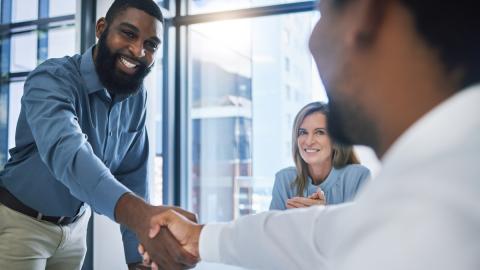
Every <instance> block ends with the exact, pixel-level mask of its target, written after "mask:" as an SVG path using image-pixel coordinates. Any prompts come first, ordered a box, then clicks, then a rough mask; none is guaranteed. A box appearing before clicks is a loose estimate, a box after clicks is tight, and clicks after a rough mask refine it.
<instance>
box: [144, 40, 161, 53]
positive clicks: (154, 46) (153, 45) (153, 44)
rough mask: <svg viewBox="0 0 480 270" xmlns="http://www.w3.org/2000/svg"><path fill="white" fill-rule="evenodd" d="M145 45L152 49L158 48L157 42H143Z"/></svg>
mask: <svg viewBox="0 0 480 270" xmlns="http://www.w3.org/2000/svg"><path fill="white" fill-rule="evenodd" d="M145 46H146V47H148V48H150V49H151V50H152V51H156V50H157V48H158V44H157V43H154V42H151V41H147V42H145Z"/></svg>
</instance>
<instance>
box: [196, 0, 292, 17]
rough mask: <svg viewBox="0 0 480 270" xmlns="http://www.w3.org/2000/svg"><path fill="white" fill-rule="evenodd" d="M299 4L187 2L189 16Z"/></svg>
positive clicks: (233, 0)
mask: <svg viewBox="0 0 480 270" xmlns="http://www.w3.org/2000/svg"><path fill="white" fill-rule="evenodd" d="M294 2H301V1H299V0H188V11H189V14H198V13H205V12H216V11H224V10H229V9H230V10H231V9H240V8H253V7H262V6H270V5H275V4H287V3H294Z"/></svg>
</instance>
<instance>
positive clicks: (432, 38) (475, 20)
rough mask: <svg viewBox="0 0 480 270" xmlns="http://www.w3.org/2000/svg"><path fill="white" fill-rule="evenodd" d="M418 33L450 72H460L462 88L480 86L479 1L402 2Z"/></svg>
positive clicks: (406, 0)
mask: <svg viewBox="0 0 480 270" xmlns="http://www.w3.org/2000/svg"><path fill="white" fill-rule="evenodd" d="M401 2H402V3H403V4H404V5H405V6H406V7H407V9H408V10H409V11H410V12H411V13H412V14H413V17H414V20H415V26H416V28H417V31H418V33H419V34H420V35H421V36H422V37H423V38H424V40H425V41H426V42H427V44H428V45H430V46H431V47H432V48H433V49H434V50H436V51H438V53H439V56H440V58H441V60H442V62H443V63H444V65H445V67H446V69H447V71H452V70H456V69H459V70H460V71H461V72H462V73H463V74H462V75H463V78H462V85H461V86H462V87H465V86H468V85H471V84H473V83H478V82H480V50H479V47H480V16H479V14H478V12H479V10H480V1H478V0H456V1H451V0H401Z"/></svg>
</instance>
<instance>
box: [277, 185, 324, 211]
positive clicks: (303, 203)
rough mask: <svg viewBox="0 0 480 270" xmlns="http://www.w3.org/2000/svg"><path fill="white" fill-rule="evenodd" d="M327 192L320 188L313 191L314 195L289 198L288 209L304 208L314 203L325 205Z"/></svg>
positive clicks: (286, 204)
mask: <svg viewBox="0 0 480 270" xmlns="http://www.w3.org/2000/svg"><path fill="white" fill-rule="evenodd" d="M325 204H326V199H325V193H324V192H323V190H321V189H320V188H319V189H318V190H317V191H316V192H315V193H313V194H312V195H310V196H308V197H307V198H304V197H293V198H290V199H288V200H287V202H286V203H285V206H286V207H287V209H291V208H304V207H310V206H313V205H325Z"/></svg>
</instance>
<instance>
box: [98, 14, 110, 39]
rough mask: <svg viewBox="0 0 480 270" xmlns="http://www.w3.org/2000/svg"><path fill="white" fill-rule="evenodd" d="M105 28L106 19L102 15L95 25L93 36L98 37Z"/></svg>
mask: <svg viewBox="0 0 480 270" xmlns="http://www.w3.org/2000/svg"><path fill="white" fill-rule="evenodd" d="M105 29H107V21H106V20H105V18H104V17H101V18H100V19H98V21H97V24H96V26H95V36H96V37H97V38H98V39H99V38H100V36H101V35H102V33H103V31H105Z"/></svg>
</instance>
